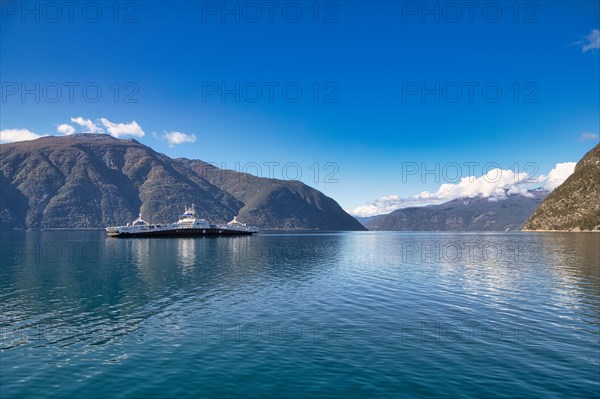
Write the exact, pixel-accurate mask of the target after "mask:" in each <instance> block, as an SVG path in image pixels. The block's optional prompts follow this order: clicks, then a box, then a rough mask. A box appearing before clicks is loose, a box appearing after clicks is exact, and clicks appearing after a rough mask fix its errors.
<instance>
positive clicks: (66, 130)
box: [56, 123, 75, 136]
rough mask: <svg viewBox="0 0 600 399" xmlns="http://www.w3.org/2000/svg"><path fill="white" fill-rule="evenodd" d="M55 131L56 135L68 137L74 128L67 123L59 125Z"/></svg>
mask: <svg viewBox="0 0 600 399" xmlns="http://www.w3.org/2000/svg"><path fill="white" fill-rule="evenodd" d="M56 131H57V132H58V133H62V134H64V135H65V136H68V135H70V134H73V133H75V128H74V127H73V126H71V125H69V124H67V123H61V124H60V125H58V127H57V128H56Z"/></svg>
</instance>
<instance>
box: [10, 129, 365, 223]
mask: <svg viewBox="0 0 600 399" xmlns="http://www.w3.org/2000/svg"><path fill="white" fill-rule="evenodd" d="M0 167H1V170H2V174H1V179H2V180H1V187H2V190H1V192H0V228H1V229H10V228H84V227H85V228H96V227H103V226H107V225H115V224H123V223H126V222H129V221H131V220H132V219H133V218H135V216H137V214H138V212H139V211H140V210H141V212H142V215H143V216H144V217H145V218H146V219H147V220H148V221H150V222H170V221H173V220H175V219H176V218H177V215H178V214H180V213H181V211H182V210H183V209H184V206H186V205H190V204H192V203H193V204H195V205H196V209H197V211H198V212H199V214H200V215H201V216H202V217H205V218H207V219H210V220H211V221H215V222H226V221H229V220H231V219H232V218H233V217H234V216H236V215H237V216H238V220H240V221H242V222H244V223H248V224H252V225H257V226H259V227H261V228H263V229H264V228H267V229H324V230H361V229H364V228H363V226H361V225H360V224H359V223H358V222H357V221H356V220H355V219H354V218H352V217H351V216H350V215H348V214H347V213H346V212H344V211H343V210H342V209H341V207H340V206H339V205H338V204H337V203H336V202H335V201H334V200H332V199H331V198H328V197H326V196H325V195H323V194H322V193H321V192H319V191H317V190H315V189H313V188H311V187H308V186H306V185H305V184H303V183H301V182H298V181H282V180H276V179H267V178H259V177H255V176H251V175H247V174H243V173H239V172H234V171H223V170H220V169H217V168H214V167H213V166H211V165H208V164H206V163H204V162H202V161H190V160H186V159H171V158H169V157H167V156H166V155H164V154H159V153H157V152H156V151H154V150H152V149H151V148H149V147H146V146H144V145H142V144H140V143H139V142H137V141H135V140H119V139H115V138H112V137H110V136H108V135H99V134H77V135H72V136H65V137H42V138H40V139H37V140H32V141H24V142H19V143H12V144H3V145H1V146H0ZM211 168H212V169H211Z"/></svg>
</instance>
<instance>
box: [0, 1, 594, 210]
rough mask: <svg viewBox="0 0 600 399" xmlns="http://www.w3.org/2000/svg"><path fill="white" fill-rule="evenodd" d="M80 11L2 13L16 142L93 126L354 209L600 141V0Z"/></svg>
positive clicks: (200, 4) (7, 98) (11, 9)
mask: <svg viewBox="0 0 600 399" xmlns="http://www.w3.org/2000/svg"><path fill="white" fill-rule="evenodd" d="M68 4H71V3H69V2H50V3H48V2H35V1H31V2H20V1H19V2H12V1H6V2H4V1H3V2H2V4H1V7H2V9H1V12H2V15H1V18H2V24H1V32H0V33H1V38H0V40H1V49H0V51H1V54H0V55H1V57H0V72H1V81H2V99H1V107H2V108H1V119H0V129H1V130H2V131H3V132H2V137H0V138H1V139H2V140H3V141H4V142H7V141H12V140H13V139H15V137H14V136H15V135H17V136H18V135H21V138H27V137H28V136H27V135H28V134H30V133H29V132H31V133H33V134H36V135H61V134H64V133H70V132H71V131H86V130H89V126H88V127H84V126H82V125H81V124H79V123H77V121H79V122H85V121H86V120H89V121H90V122H91V123H92V124H93V126H96V127H97V130H98V131H103V132H105V133H112V134H113V135H116V136H119V137H135V138H136V139H138V140H139V141H140V142H142V143H144V144H147V145H149V146H151V147H152V148H154V149H156V150H157V151H160V152H164V153H166V154H167V155H169V156H172V157H188V158H196V159H202V160H204V161H209V162H215V163H217V164H218V165H221V166H225V167H226V168H230V169H234V168H235V169H242V170H246V171H249V172H251V173H254V174H261V175H263V176H268V175H269V171H270V170H271V171H274V176H275V177H278V178H281V177H284V178H285V177H288V178H293V177H296V176H298V174H297V173H298V170H301V172H302V175H301V180H303V181H304V182H306V183H307V184H309V185H311V186H314V187H316V188H318V189H320V190H321V191H323V192H324V193H326V194H327V195H329V196H332V197H333V198H334V199H336V200H337V201H338V202H339V203H340V204H341V205H342V207H344V209H346V210H349V211H351V210H353V209H355V208H356V207H359V206H362V205H365V204H367V203H368V202H372V201H374V200H376V199H378V198H381V197H388V196H391V195H394V196H396V198H400V199H401V198H407V197H411V196H414V195H416V194H419V193H421V192H423V191H428V192H430V193H435V192H437V191H438V189H439V187H440V185H441V184H443V183H449V184H455V183H457V182H458V179H454V175H455V171H456V170H458V173H459V174H460V176H462V177H466V176H470V175H474V176H482V175H484V174H485V172H486V171H489V169H490V168H491V167H494V166H498V167H499V168H500V169H503V170H508V169H513V170H515V169H518V170H517V172H523V170H524V169H525V171H526V172H531V173H533V174H534V175H536V176H541V177H542V180H543V181H546V180H544V179H546V178H547V177H548V176H549V172H550V170H551V169H553V168H555V166H556V164H557V163H563V162H573V161H577V160H579V159H580V158H581V156H582V155H583V154H584V153H585V152H586V151H588V150H589V149H590V148H591V147H592V146H593V145H595V144H596V143H597V142H598V133H600V126H599V125H600V115H599V113H600V49H599V48H598V47H599V42H598V41H599V40H600V38H599V37H598V36H599V35H600V33H599V32H598V29H600V6H599V4H600V3H599V2H598V1H569V2H560V1H539V2H536V1H534V2H527V1H523V2H514V1H497V2H493V1H492V2H487V1H480V2H477V5H476V6H468V5H467V4H470V3H469V2H444V1H438V2H435V1H433V2H420V1H419V2H411V1H381V2H366V1H338V2H326V1H324V2H312V1H297V2H286V1H279V2H277V3H276V4H275V5H272V3H269V2H235V1H230V2H225V3H224V2H221V1H219V2H210V1H209V2H206V1H175V2H168V3H167V2H162V1H140V2H129V1H123V2H119V3H115V2H112V1H106V2H102V1H101V2H85V1H84V2H75V4H76V5H74V6H69V5H68ZM99 90H100V91H99ZM300 93H301V94H300ZM299 94H300V95H299ZM77 118H80V119H77ZM133 121H135V122H136V125H134V124H132V122H133ZM62 124H67V125H69V126H70V127H65V126H62V127H61V129H60V132H59V131H57V128H58V127H59V126H60V125H62ZM84 125H85V123H84ZM25 130H26V131H25ZM142 134H143V136H141V135H142ZM169 138H170V139H171V141H170V142H169V140H168V139H169ZM186 139H187V140H188V142H185V140H186ZM182 141H183V142H182ZM256 164H258V165H260V166H261V171H260V172H258V171H257V169H256V168H255V165H256ZM269 165H271V166H269ZM415 165H417V167H418V171H417V172H416V173H415V171H414V166H415ZM436 165H440V166H439V167H438V169H437V171H436ZM447 165H454V166H455V165H459V166H460V168H459V169H456V168H455V167H454V166H451V167H449V168H447V169H444V168H445V167H446V166H447ZM468 165H476V166H472V167H469V166H468ZM490 165H491V167H490ZM284 167H285V171H286V172H287V173H285V174H284ZM411 168H413V169H411ZM452 168H454V169H452ZM421 169H429V170H433V171H434V172H432V173H429V174H425V175H423V174H422V173H421ZM317 170H318V171H319V173H318V174H317V173H316V171H317ZM408 172H410V173H408ZM446 172H448V173H446ZM450 172H451V173H450ZM449 174H451V175H452V176H451V177H450V178H449V176H448V175H449ZM384 201H385V200H384Z"/></svg>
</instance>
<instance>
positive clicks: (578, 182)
mask: <svg viewBox="0 0 600 399" xmlns="http://www.w3.org/2000/svg"><path fill="white" fill-rule="evenodd" d="M524 229H525V230H550V231H551V230H556V231H586V230H587V231H589V230H600V144H597V145H596V146H595V147H594V148H592V149H591V150H590V151H588V153H587V154H585V155H584V156H583V158H582V159H581V160H580V161H579V162H578V163H577V165H576V166H575V171H574V172H573V174H572V175H571V176H569V177H568V178H567V180H565V181H564V182H563V183H562V184H561V185H560V186H558V187H557V188H556V189H555V190H554V191H552V193H551V194H550V195H549V196H548V198H546V200H545V201H544V202H543V203H542V204H541V205H540V206H539V208H537V209H536V211H535V212H534V213H533V215H531V218H530V219H529V221H528V222H527V224H526V225H525V228H524Z"/></svg>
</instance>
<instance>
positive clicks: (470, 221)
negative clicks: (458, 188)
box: [364, 191, 547, 231]
mask: <svg viewBox="0 0 600 399" xmlns="http://www.w3.org/2000/svg"><path fill="white" fill-rule="evenodd" d="M530 194H531V195H532V198H529V197H525V196H521V195H514V196H510V197H507V198H505V199H501V200H495V201H490V200H489V199H488V198H481V197H478V198H461V199H455V200H452V201H449V202H446V203H444V204H440V205H431V206H424V207H413V208H404V209H398V210H395V211H394V212H391V213H389V214H387V215H380V216H375V217H373V218H369V219H368V220H366V221H365V222H364V224H365V226H366V227H367V228H369V229H370V230H400V231H506V230H520V229H521V228H522V227H523V224H524V223H525V221H526V220H527V218H528V217H529V216H530V215H531V214H532V213H533V211H534V210H535V208H536V207H537V206H538V205H539V204H540V203H541V202H542V200H543V198H544V197H545V196H546V195H547V192H545V191H532V192H530Z"/></svg>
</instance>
